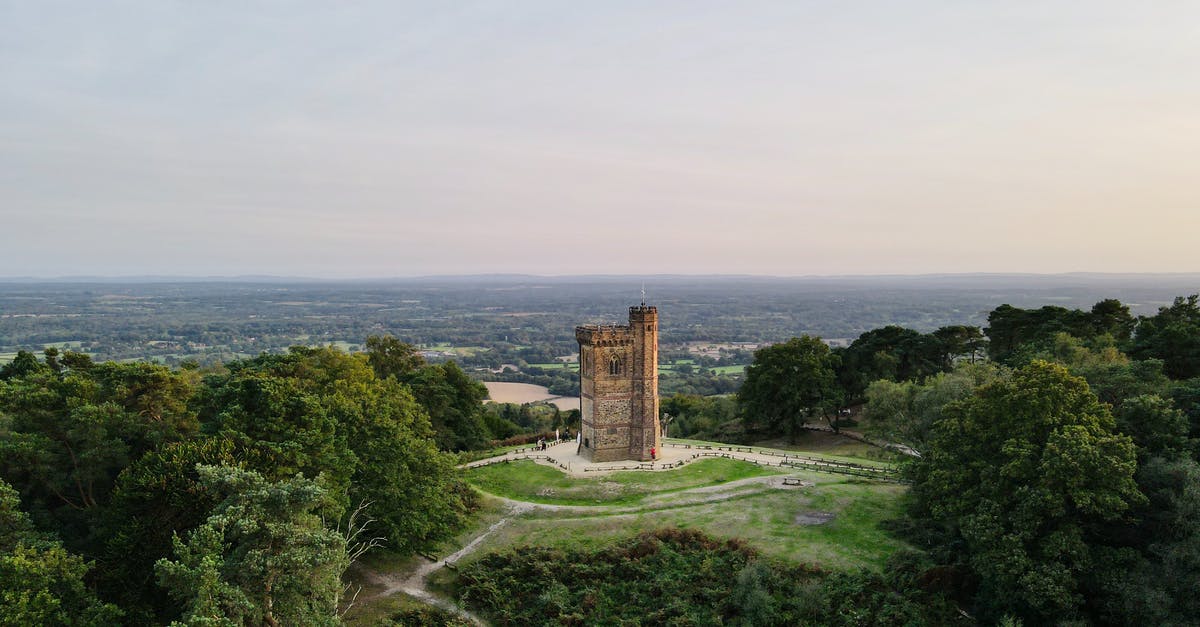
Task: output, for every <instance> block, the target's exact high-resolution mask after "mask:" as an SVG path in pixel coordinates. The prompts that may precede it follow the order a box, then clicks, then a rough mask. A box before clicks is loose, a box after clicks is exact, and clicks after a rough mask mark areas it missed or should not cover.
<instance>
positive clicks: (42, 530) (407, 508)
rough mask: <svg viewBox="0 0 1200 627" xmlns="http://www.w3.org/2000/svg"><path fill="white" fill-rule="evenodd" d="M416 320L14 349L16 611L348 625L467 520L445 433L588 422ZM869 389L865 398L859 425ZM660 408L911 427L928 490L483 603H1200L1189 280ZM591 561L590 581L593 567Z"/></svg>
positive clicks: (782, 365) (940, 616)
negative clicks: (432, 353) (120, 347)
mask: <svg viewBox="0 0 1200 627" xmlns="http://www.w3.org/2000/svg"><path fill="white" fill-rule="evenodd" d="M402 339H403V338H397V337H393V336H389V335H369V336H363V344H362V346H363V348H364V349H365V350H364V351H363V352H360V353H354V354H349V353H346V352H344V351H342V350H339V349H337V348H334V347H318V348H312V347H293V348H291V349H290V350H288V351H287V352H283V353H272V352H268V353H263V354H261V355H259V356H258V357H253V358H244V359H238V360H233V361H228V362H226V363H221V364H211V365H204V366H202V365H200V364H199V363H194V362H193V363H185V364H182V365H181V366H179V367H175V368H172V367H168V366H165V365H161V364H152V363H145V362H129V363H119V362H113V361H103V362H102V361H98V360H94V359H93V358H92V357H91V356H90V355H89V354H86V353H83V352H79V351H75V350H69V349H62V350H60V349H58V348H47V349H45V350H44V351H42V352H41V353H34V352H19V353H18V354H17V355H15V357H14V359H13V360H12V361H11V362H9V363H8V364H6V365H4V366H2V367H0V480H2V481H0V519H3V520H0V523H3V524H0V616H4V617H5V620H7V621H9V622H11V623H13V624H91V625H107V624H165V623H167V622H170V621H172V620H179V621H181V622H183V623H185V624H248V625H249V624H255V625H257V624H335V623H337V622H338V620H339V618H338V616H339V614H338V612H339V608H344V607H345V603H346V601H347V599H348V598H349V597H351V596H352V595H353V591H352V590H348V589H347V588H346V587H345V584H344V582H343V578H344V573H345V571H346V569H347V567H348V564H349V563H350V562H351V561H352V560H353V559H355V558H356V557H357V556H358V555H360V554H361V553H362V552H363V551H369V550H379V549H378V548H377V546H376V545H382V546H383V547H386V548H387V549H388V550H392V551H396V552H399V553H407V552H412V551H414V550H417V549H419V548H421V547H425V546H428V545H429V544H430V543H432V542H435V541H437V540H439V539H442V538H445V537H447V536H449V535H451V534H453V533H454V532H455V531H457V530H459V529H461V528H462V526H463V525H464V524H466V522H467V521H468V520H470V517H471V515H472V511H473V509H474V508H475V507H476V498H477V497H476V496H475V493H474V492H473V491H472V490H471V489H470V488H469V487H468V486H467V485H466V484H465V483H464V482H463V481H462V480H461V478H460V477H459V476H458V474H457V472H456V471H455V470H454V466H455V464H456V463H457V460H458V459H459V458H458V457H456V456H455V455H453V454H452V453H451V452H452V451H466V450H472V449H486V448H487V447H489V446H491V445H493V444H494V443H496V441H497V440H501V439H503V438H506V437H507V438H512V437H520V436H521V435H522V434H526V433H533V432H536V431H537V430H539V429H545V428H548V427H552V426H558V425H567V424H569V423H570V421H571V420H572V417H571V416H568V415H562V414H559V413H558V412H549V413H548V412H547V411H546V410H545V409H537V410H535V409H533V408H519V407H503V406H492V407H491V408H485V406H484V405H482V403H481V401H482V400H483V398H484V397H485V391H484V390H483V389H482V386H481V385H480V384H478V383H477V382H476V381H474V380H473V379H472V378H471V377H469V376H468V375H467V373H466V372H465V371H464V370H463V368H460V367H459V366H458V365H457V364H456V363H454V362H452V361H439V362H436V363H430V362H428V361H427V360H425V359H423V358H421V356H420V354H419V353H418V350H417V348H416V347H415V346H413V345H412V344H410V343H408V342H405V341H402ZM775 339H776V340H778V339H781V338H775ZM848 406H854V407H860V406H865V410H864V411H862V412H855V414H854V417H855V420H857V421H858V422H857V424H855V423H850V424H847V423H845V422H844V419H843V417H842V411H841V410H843V409H844V408H846V407H848ZM662 407H663V411H664V413H669V414H671V416H672V432H673V434H677V435H684V434H690V435H705V434H708V435H712V434H724V435H728V436H730V437H736V438H741V439H746V440H754V439H757V438H768V437H787V436H794V435H795V434H796V433H797V432H798V430H799V429H801V428H803V426H804V425H805V423H811V422H817V421H823V422H825V423H827V424H828V425H829V426H831V427H832V428H835V429H839V428H842V429H845V428H855V429H859V430H862V431H865V432H867V433H868V434H869V435H871V436H873V437H876V438H879V439H885V440H888V441H892V442H897V443H902V444H904V445H906V446H908V447H911V448H912V449H913V450H914V451H915V452H916V453H917V455H916V456H914V457H912V458H911V459H910V460H909V461H908V462H907V463H906V470H905V472H906V473H907V476H908V477H909V478H910V480H911V481H912V489H911V490H910V492H909V495H908V497H907V507H906V514H905V516H903V517H902V518H901V519H898V520H893V521H888V522H887V524H888V526H889V528H891V529H892V530H893V532H894V533H895V534H897V535H899V536H900V537H903V538H904V539H906V540H907V541H908V542H909V543H910V544H911V545H912V546H913V547H914V548H915V549H916V550H915V551H913V552H902V553H901V554H897V556H896V557H895V561H894V563H893V564H892V565H891V566H890V567H889V568H888V569H887V571H886V573H885V574H882V575H881V574H879V573H873V572H869V571H864V572H859V573H833V572H826V571H823V570H821V569H820V568H819V567H801V566H798V565H787V564H777V563H772V562H769V561H766V560H763V559H762V558H760V557H758V556H757V555H756V553H755V552H754V551H753V549H752V548H750V547H746V546H743V545H741V544H739V543H737V542H732V543H730V542H726V541H724V540H715V539H711V538H707V537H703V536H697V535H694V534H688V533H681V532H674V531H663V532H661V533H659V534H653V535H651V536H644V537H641V538H635V539H631V540H629V541H628V543H626V544H622V545H619V546H614V547H612V548H610V549H607V550H606V551H605V552H603V553H600V554H596V555H588V556H583V555H580V556H568V555H557V554H548V553H547V554H543V552H539V551H537V550H534V549H532V548H531V549H528V550H521V551H517V552H515V553H512V554H501V555H497V556H491V557H486V558H483V559H481V560H479V561H478V562H477V563H476V564H475V565H473V566H472V567H471V569H470V570H467V571H464V573H463V574H462V577H461V581H460V593H461V594H462V595H463V601H464V602H465V603H467V604H468V605H469V606H471V607H473V608H476V609H478V610H480V611H481V612H483V613H484V614H485V615H487V616H489V617H491V618H492V619H494V620H496V621H497V622H498V623H501V624H525V623H527V622H530V621H533V622H537V621H538V618H537V617H539V616H540V617H543V618H546V620H554V621H559V620H560V619H561V622H564V623H567V624H571V623H573V622H574V623H580V624H584V623H589V622H594V621H595V620H598V619H600V618H603V620H611V621H612V622H616V621H618V620H623V619H629V620H634V619H638V620H645V617H647V616H651V615H653V616H659V617H660V618H662V619H663V620H669V619H670V620H681V621H690V622H693V623H700V624H703V623H710V622H715V621H718V620H719V621H725V622H730V623H735V624H736V623H741V624H781V625H782V624H795V623H796V622H818V623H827V624H912V623H913V622H914V621H915V622H917V623H923V622H933V623H950V622H956V621H960V620H966V621H967V622H974V621H979V622H983V623H989V624H990V623H994V622H1003V621H1007V622H1010V623H1015V622H1024V623H1025V624H1046V623H1062V622H1067V623H1070V622H1077V623H1084V624H1086V623H1093V624H1128V623H1131V622H1138V623H1141V622H1146V623H1153V624H1187V623H1190V622H1192V621H1193V620H1194V617H1195V616H1200V606H1197V605H1196V604H1197V599H1198V598H1200V596H1198V595H1196V594H1194V591H1195V590H1197V589H1200V522H1198V521H1200V466H1198V464H1197V460H1198V455H1200V447H1198V446H1197V442H1198V441H1200V440H1198V439H1200V303H1198V302H1197V298H1196V297H1195V296H1192V297H1187V298H1179V299H1176V300H1175V301H1173V302H1171V303H1169V304H1166V305H1164V306H1162V307H1161V308H1160V309H1159V310H1158V311H1157V312H1153V313H1149V314H1145V315H1142V316H1135V315H1134V313H1133V312H1131V310H1130V309H1129V308H1128V307H1127V306H1126V305H1124V304H1122V303H1121V302H1119V301H1117V300H1113V299H1102V300H1100V301H1099V302H1097V303H1096V304H1095V305H1094V306H1091V307H1088V308H1080V309H1071V308H1065V307H1058V306H1045V307H1039V308H1029V309H1026V308H1021V307H1016V306H1011V305H1002V306H999V307H995V308H994V309H992V310H991V311H990V313H989V314H987V316H986V326H984V327H975V326H971V325H963V324H947V325H942V326H937V327H933V328H925V329H909V328H904V327H900V326H894V325H884V326H880V327H878V328H875V329H869V330H866V331H865V332H863V333H861V334H859V335H858V336H857V339H855V340H854V341H852V342H849V343H848V345H846V346H842V347H837V348H831V347H830V346H829V345H828V344H827V343H826V342H823V341H820V340H818V339H816V338H815V337H814V336H810V335H801V336H799V337H796V338H794V339H792V340H790V341H780V342H778V343H776V344H773V345H771V346H769V347H766V348H763V349H760V350H758V351H756V352H755V353H754V355H753V363H752V365H751V366H750V367H749V368H748V369H747V372H746V375H745V381H744V384H743V385H742V386H741V388H740V389H739V390H738V391H737V394H736V395H732V396H731V395H726V396H700V395H676V396H672V397H669V398H665V399H663V403H662ZM585 558H586V559H585ZM583 563H586V564H592V565H593V566H592V567H589V570H588V572H587V573H586V574H587V577H588V578H589V581H592V582H594V585H592V586H590V587H589V588H587V589H576V588H574V587H572V586H573V585H574V584H572V583H571V581H573V580H578V578H579V576H581V574H580V573H578V572H575V571H573V570H572V569H573V568H577V567H578V564H583ZM662 573H675V574H676V575H678V576H676V577H663V576H661V574H662ZM685 575H686V576H685ZM533 582H539V583H538V585H534V583H533ZM556 582H557V583H556ZM547 590H550V592H547ZM534 595H538V596H534ZM663 595H667V596H668V597H671V600H672V602H671V603H667V604H664V603H662V602H661V599H662V597H663ZM672 595H674V596H672ZM654 599H659V601H658V602H656V601H654ZM535 609H536V611H537V612H538V614H536V615H535V614H530V612H533V611H535ZM960 610H961V612H960ZM639 617H640V618H639Z"/></svg>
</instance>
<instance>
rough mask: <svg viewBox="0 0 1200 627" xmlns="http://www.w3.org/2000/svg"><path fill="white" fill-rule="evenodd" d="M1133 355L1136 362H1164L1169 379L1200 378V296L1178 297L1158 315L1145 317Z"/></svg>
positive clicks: (1134, 345)
mask: <svg viewBox="0 0 1200 627" xmlns="http://www.w3.org/2000/svg"><path fill="white" fill-rule="evenodd" d="M1130 354H1131V355H1133V356H1134V357H1135V358H1137V359H1161V360H1162V361H1163V364H1164V369H1165V371H1166V373H1167V376H1169V377H1171V378H1172V379H1189V378H1192V377H1197V376H1200V296H1198V295H1196V294H1193V295H1191V296H1189V297H1187V298H1186V299H1184V298H1182V297H1180V298H1176V299H1175V302H1174V303H1172V304H1171V306H1170V307H1161V308H1159V310H1158V314H1156V315H1154V316H1150V317H1143V318H1142V319H1141V321H1140V323H1139V324H1138V326H1137V331H1136V332H1135V334H1134V338H1133V347H1132V349H1131V350H1130Z"/></svg>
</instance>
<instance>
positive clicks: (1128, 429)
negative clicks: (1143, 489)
mask: <svg viewBox="0 0 1200 627" xmlns="http://www.w3.org/2000/svg"><path fill="white" fill-rule="evenodd" d="M1116 418H1117V429H1118V430H1119V431H1120V432H1121V433H1124V434H1126V435H1128V436H1129V437H1131V438H1133V443H1134V444H1136V445H1137V447H1138V453H1139V457H1141V458H1143V459H1144V458H1146V457H1150V456H1155V457H1162V458H1165V459H1178V458H1179V457H1181V456H1184V455H1186V454H1188V453H1189V452H1191V450H1192V448H1193V447H1192V443H1191V441H1190V440H1189V439H1188V427H1189V424H1188V419H1187V416H1185V415H1184V413H1183V412H1181V411H1179V410H1178V409H1175V407H1173V406H1172V405H1171V403H1170V401H1167V400H1164V399H1162V398H1159V397H1158V396H1154V395H1150V394H1147V395H1142V396H1135V397H1133V398H1129V399H1126V400H1125V402H1124V403H1122V404H1121V407H1120V408H1119V409H1118V410H1117V412H1116Z"/></svg>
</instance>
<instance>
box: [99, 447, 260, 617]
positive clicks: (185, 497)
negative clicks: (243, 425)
mask: <svg viewBox="0 0 1200 627" xmlns="http://www.w3.org/2000/svg"><path fill="white" fill-rule="evenodd" d="M253 459H254V457H253V455H252V453H251V452H250V451H246V450H244V449H241V448H239V447H238V446H237V444H236V443H234V442H233V441H232V440H230V439H227V438H222V437H205V438H200V439H197V440H189V441H184V442H176V443H172V444H169V445H167V446H164V447H163V448H161V449H159V450H155V451H151V452H150V453H147V454H146V455H144V456H143V457H142V458H141V459H139V460H138V461H136V462H134V463H133V464H132V465H131V466H130V467H129V468H126V469H125V471H124V472H122V473H121V475H120V476H119V477H118V478H117V485H116V488H115V489H114V490H113V497H112V501H111V503H110V504H109V506H108V507H107V508H106V510H105V512H104V515H103V516H102V517H101V525H100V528H99V529H98V533H99V535H100V536H101V537H102V538H103V539H104V544H103V546H102V548H101V549H100V551H101V554H100V555H101V556H100V559H99V568H98V573H97V575H98V580H99V581H98V583H99V586H100V591H101V593H103V594H104V595H105V596H106V597H107V598H111V599H114V600H116V601H117V602H118V603H119V604H120V605H121V607H122V608H123V609H124V610H125V611H126V613H127V614H128V615H129V616H130V617H131V619H132V620H131V622H138V623H143V624H155V623H157V624H164V623H167V622H170V621H171V620H172V619H174V618H177V617H178V616H179V615H180V614H181V613H182V611H183V608H182V606H180V605H178V604H176V603H173V602H172V600H171V599H170V597H168V596H166V595H163V594H162V589H161V588H159V587H158V583H157V580H156V578H155V575H154V563H155V562H157V561H158V560H160V559H162V558H165V557H169V556H170V555H171V551H172V547H173V546H174V545H173V538H174V537H175V536H184V535H187V534H188V533H191V532H192V531H193V530H194V529H196V528H197V527H199V526H200V525H201V524H202V523H203V522H204V521H205V520H206V519H207V518H208V516H209V514H210V513H211V512H212V510H213V508H214V507H216V506H217V505H218V504H219V503H220V502H221V500H222V499H223V498H224V496H223V495H222V494H220V493H219V492H218V491H217V490H214V489H213V488H212V486H210V485H208V484H206V483H204V482H202V481H201V480H200V474H199V471H198V470H197V466H198V465H205V466H229V467H241V466H243V465H246V464H248V463H249V464H251V465H253Z"/></svg>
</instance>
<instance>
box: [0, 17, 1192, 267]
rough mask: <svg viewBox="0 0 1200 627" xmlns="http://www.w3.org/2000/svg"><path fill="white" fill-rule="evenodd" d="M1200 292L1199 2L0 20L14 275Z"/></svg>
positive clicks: (0, 96)
mask: <svg viewBox="0 0 1200 627" xmlns="http://www.w3.org/2000/svg"><path fill="white" fill-rule="evenodd" d="M1068 271H1096V272H1109V271H1111V272H1195V271H1200V2H1196V1H1195V0H1188V1H1183V2H1170V1H1156V2H1130V1H1128V0H1120V1H1106V0H1090V1H1088V2H1079V1H1072V2H1053V1H1049V2H1048V1H1039V2H1011V1H1008V0H1004V1H995V2H973V1H972V2H964V1H962V0H946V1H932V0H925V1H921V0H910V1H905V2H894V1H886V2H885V1H879V2H853V1H847V0H832V1H829V2H805V1H801V0H784V1H779V2H753V1H748V0H738V1H736V2H731V1H728V0H722V1H718V2H707V1H700V0H686V1H680V2H653V1H645V0H638V1H629V2H625V1H613V0H605V1H603V2H579V1H563V0H556V1H548V2H535V1H523V0H494V1H489V2H451V1H448V0H439V1H435V2H428V3H411V2H398V1H395V0H391V1H384V2H359V1H355V2H284V1H271V2H266V1H264V2H250V1H248V0H246V1H241V0H239V1H232V0H229V1H224V0H211V1H204V2H191V1H188V2H168V1H166V0H153V1H145V2H96V1H94V0H88V1H86V2H53V1H50V0H36V1H27V0H21V1H7V0H0V276H24V275H32V276H59V275H76V274H88V275H131V274H137V275H145V274H173V275H174V274H183V275H235V274H275V275H289V276H313V277H390V276H412V275H423V274H456V273H493V272H497V273H499V272H526V273H536V274H577V273H580V274H653V273H753V274H773V275H809V274H819V275H828V274H874V273H928V272H1068Z"/></svg>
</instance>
